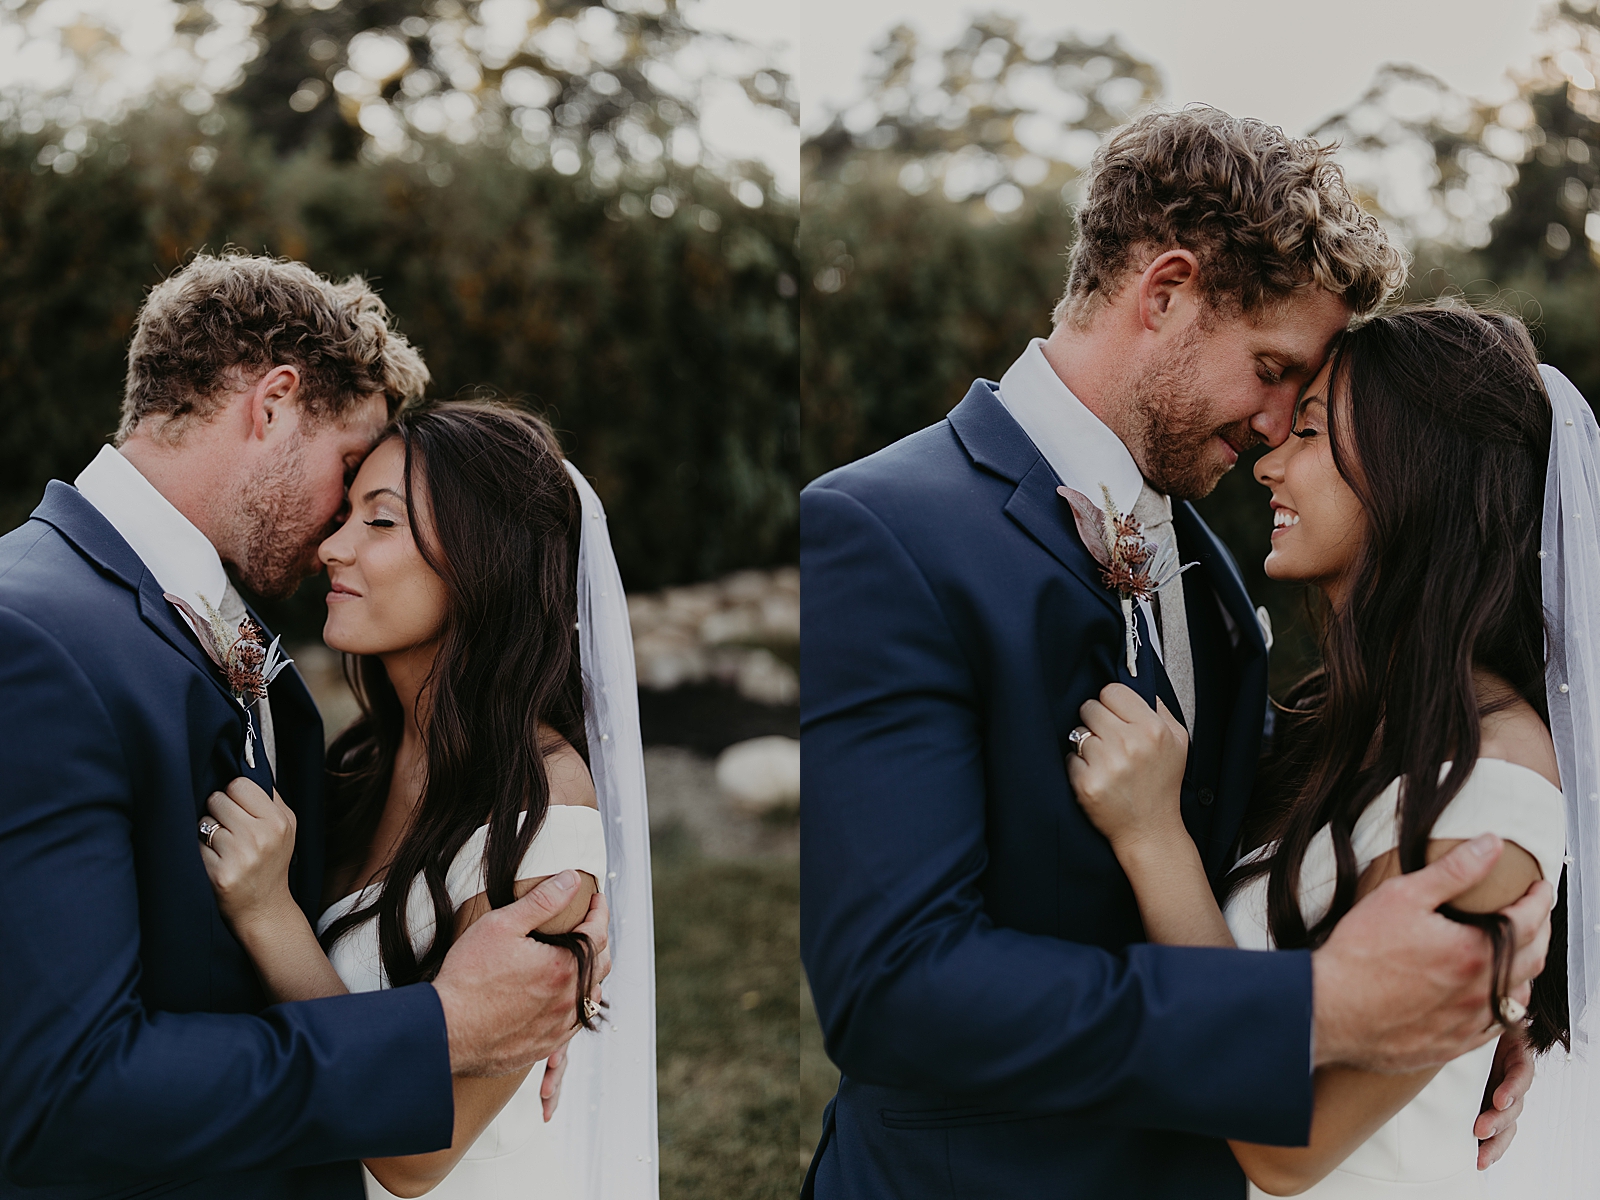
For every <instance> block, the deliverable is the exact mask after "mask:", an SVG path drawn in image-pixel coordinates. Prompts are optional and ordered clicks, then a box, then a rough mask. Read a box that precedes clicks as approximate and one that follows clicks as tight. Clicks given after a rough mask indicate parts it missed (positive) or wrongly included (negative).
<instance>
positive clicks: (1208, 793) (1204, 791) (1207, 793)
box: [1195, 788, 1217, 808]
mask: <svg viewBox="0 0 1600 1200" xmlns="http://www.w3.org/2000/svg"><path fill="white" fill-rule="evenodd" d="M1195 798H1196V799H1197V800H1199V801H1200V804H1201V806H1202V807H1204V808H1210V807H1211V802H1212V801H1213V800H1215V799H1216V798H1217V794H1216V793H1215V792H1213V791H1212V790H1211V789H1210V788H1201V789H1200V794H1199V795H1198V796H1197V797H1195Z"/></svg>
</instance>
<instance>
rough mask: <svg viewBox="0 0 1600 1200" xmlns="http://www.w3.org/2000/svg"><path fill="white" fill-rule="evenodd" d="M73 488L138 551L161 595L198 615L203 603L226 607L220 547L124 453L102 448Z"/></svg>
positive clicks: (226, 578) (224, 580) (225, 585)
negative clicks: (184, 602)
mask: <svg viewBox="0 0 1600 1200" xmlns="http://www.w3.org/2000/svg"><path fill="white" fill-rule="evenodd" d="M74 485H75V486H76V487H77V489H78V491H79V492H81V493H82V494H83V498H84V499H85V500H87V501H88V502H89V503H90V504H92V505H94V506H95V508H97V509H98V510H99V511H100V515H101V516H103V517H104V518H105V519H106V520H107V521H109V522H111V527H112V528H113V529H115V530H116V531H117V532H118V533H120V534H121V535H122V540H123V541H125V542H127V543H128V545H129V546H131V547H133V552H134V553H135V554H137V555H138V556H139V558H140V559H141V560H142V561H143V563H144V565H145V566H146V567H147V568H148V569H149V571H150V574H152V575H154V576H155V578H156V582H157V583H158V584H160V585H161V590H162V591H164V592H171V593H172V594H173V595H174V596H181V597H182V598H183V599H185V600H187V601H188V602H189V604H190V605H192V606H193V607H194V609H195V611H196V612H200V613H203V612H205V609H204V608H202V607H201V606H200V603H199V601H200V600H202V599H203V600H204V601H205V602H206V603H207V604H209V605H210V606H211V607H212V608H220V607H221V606H222V597H223V593H224V592H225V591H226V590H227V587H228V574H227V572H226V571H225V570H223V567H222V559H221V558H220V557H219V556H218V554H217V550H216V547H215V546H213V545H212V544H211V541H210V539H208V538H207V537H206V535H205V534H203V533H201V532H200V531H199V530H198V529H196V528H195V527H194V525H193V523H191V522H190V520H189V518H187V517H185V516H184V515H183V514H182V513H181V512H179V511H178V510H177V509H176V508H174V507H173V506H172V503H171V501H169V500H168V499H167V498H166V497H165V496H163V495H162V494H161V493H160V492H158V491H156V488H155V485H154V484H152V483H151V482H150V481H149V480H148V479H146V478H145V477H144V476H143V475H141V474H140V473H139V469H138V468H137V467H135V466H134V465H133V464H132V463H131V462H129V461H128V460H127V459H126V458H124V457H123V456H122V454H121V452H119V451H118V450H116V449H115V448H114V447H111V446H102V447H101V448H100V453H99V454H98V455H96V456H95V459H94V461H93V462H91V463H90V464H89V465H88V466H87V467H85V468H84V469H83V471H82V472H81V473H80V474H79V475H78V478H77V479H76V480H75V481H74Z"/></svg>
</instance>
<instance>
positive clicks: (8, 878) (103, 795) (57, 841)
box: [0, 609, 453, 1190]
mask: <svg viewBox="0 0 1600 1200" xmlns="http://www.w3.org/2000/svg"><path fill="white" fill-rule="evenodd" d="M123 755H124V749H123V747H122V746H121V745H120V744H119V741H118V736H117V732H116V730H115V728H114V727H113V725H112V722H111V720H110V718H109V716H108V714H107V713H106V711H105V709H104V707H103V705H102V704H101V701H100V698H99V696H98V694H97V693H96V691H95V689H94V688H93V686H92V685H91V684H90V682H89V680H88V679H87V678H86V677H85V675H84V674H83V672H82V671H81V670H80V669H79V667H78V666H77V664H76V663H75V662H74V661H73V660H72V658H71V657H70V656H69V655H67V654H66V653H65V651H63V650H62V649H61V647H60V646H59V645H58V644H57V643H56V642H55V641H54V640H53V639H51V638H50V637H49V636H48V635H46V634H45V633H44V632H43V631H42V630H40V629H39V628H38V627H37V626H36V625H34V624H32V623H31V622H29V621H28V620H26V619H25V618H23V617H21V616H19V615H17V614H16V613H15V612H12V611H9V610H5V609H0V964H3V965H0V1063H4V1069H3V1070H0V1179H4V1180H6V1181H9V1182H12V1183H16V1184H21V1185H25V1186H46V1185H50V1184H70V1183H78V1184H96V1183H98V1184H120V1185H124V1186H126V1185H127V1184H128V1183H129V1182H131V1181H133V1180H137V1179H149V1178H158V1177H163V1176H171V1175H182V1174H210V1173H222V1172H228V1171H238V1170H247V1169H250V1168H252V1167H257V1166H261V1165H264V1164H267V1163H269V1162H270V1163H271V1165H273V1166H274V1167H277V1168H288V1167H294V1166H300V1165H306V1164H311V1163H318V1162H330V1161H339V1160H348V1159H354V1158H359V1157H365V1156H378V1155H393V1154H408V1153H417V1152H425V1151H430V1150H436V1149H440V1148H442V1147H444V1146H447V1145H449V1143H450V1137H451V1124H452V1120H453V1102H452V1098H451V1084H450V1064H449V1048H448V1044H447V1039H446V1034H445V1027H444V1019H443V1013H442V1011H441V1009H440V1005H439V1000H438V996H437V994H436V993H435V992H434V990H433V988H432V986H431V985H428V984H420V985H415V986H412V987H406V988H397V989H394V990H392V991H385V992H371V993H367V994H364V995H352V996H338V997H330V998H328V999H325V1000H313V1001H307V1002H302V1003H296V1004H283V1005H278V1006H276V1007H274V1008H270V1009H267V1010H266V1011H264V1012H262V1013H260V1014H259V1015H251V1014H216V1013H172V1012H153V1011H147V1010H146V1008H145V1007H144V1005H143V1004H142V1003H141V1001H140V998H139V995H138V992H137V983H138V977H139V937H140V935H139V919H138V912H139V884H138V880H137V879H136V878H135V874H134V869H133V862H134V856H133V845H132V835H133V809H132V803H133V801H132V797H131V787H130V782H129V776H128V770H127V767H126V765H125V763H124V758H123ZM195 952H196V954H197V955H203V954H204V952H205V948H204V947H196V951H195ZM0 1190H3V1189H0Z"/></svg>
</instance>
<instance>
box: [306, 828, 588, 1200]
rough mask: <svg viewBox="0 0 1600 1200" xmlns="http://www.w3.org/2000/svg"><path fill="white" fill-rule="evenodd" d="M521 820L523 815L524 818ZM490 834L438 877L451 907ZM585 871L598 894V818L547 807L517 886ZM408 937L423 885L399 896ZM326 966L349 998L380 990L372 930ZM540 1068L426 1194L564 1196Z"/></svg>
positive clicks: (455, 1197)
mask: <svg viewBox="0 0 1600 1200" xmlns="http://www.w3.org/2000/svg"><path fill="white" fill-rule="evenodd" d="M524 815H526V814H524ZM488 834H489V827H488V826H487V825H485V826H482V827H480V828H479V829H477V830H476V831H474V832H473V834H472V836H471V837H469V838H468V839H467V841H466V844H465V845H463V846H462V847H461V849H460V851H458V852H457V854H456V856H455V858H454V859H453V860H452V861H451V864H450V869H449V870H448V871H447V872H446V873H445V887H446V890H447V891H448V892H449V893H450V902H451V904H452V905H453V906H454V907H455V908H457V909H459V908H460V907H461V906H462V905H463V904H465V903H466V902H467V901H468V900H470V899H472V898H473V897H474V896H476V895H478V894H479V893H480V892H482V891H483V890H484V864H483V852H484V844H485V842H486V841H487V839H488ZM569 869H573V870H579V871H586V872H588V873H589V874H590V875H592V876H594V879H595V883H596V885H597V886H598V887H599V888H600V889H601V890H602V891H603V890H604V888H605V881H606V843H605V830H604V828H603V827H602V824H601V817H600V813H599V812H598V811H597V810H595V809H592V808H587V807H584V806H582V805H576V804H553V805H551V806H550V808H549V810H548V811H547V812H546V813H545V819H544V824H543V825H542V826H541V827H540V829H539V832H538V834H537V835H535V837H534V839H533V842H532V843H531V844H530V845H529V847H528V851H527V853H526V854H524V855H523V857H522V862H521V863H520V864H519V865H518V867H517V871H516V878H517V879H536V878H538V877H540V876H543V875H554V874H556V873H558V872H560V871H565V870H569ZM379 886H381V885H380V884H371V885H369V886H368V887H367V888H365V889H363V890H362V891H359V892H355V893H353V894H351V895H349V896H345V897H344V898H342V899H340V900H336V901H334V902H333V903H332V904H331V905H329V906H328V908H327V910H326V911H325V912H324V913H323V914H322V916H321V918H320V919H319V920H318V921H317V933H318V935H319V936H320V935H321V933H322V931H323V930H325V929H326V928H327V927H328V926H329V925H331V924H332V923H333V922H334V921H335V920H337V919H338V918H339V917H341V916H343V915H344V914H345V913H347V912H349V911H350V910H351V909H353V908H355V907H357V906H358V905H360V904H362V903H364V902H366V901H367V900H370V899H371V898H372V897H373V895H374V894H375V893H376V889H377V888H378V887H379ZM406 916H407V932H408V933H409V934H410V937H411V944H412V946H413V947H414V948H415V949H416V950H417V951H418V952H419V953H420V952H421V951H423V950H425V949H426V948H427V947H428V945H429V944H430V943H431V942H432V940H433V931H434V920H433V905H432V904H431V903H430V902H429V900H428V890H427V886H426V885H425V884H424V883H423V881H422V880H421V878H420V877H419V878H417V879H414V880H413V881H412V885H411V888H410V891H409V892H408V894H407V896H406ZM328 959H329V961H330V962H332V963H333V969H334V970H335V971H337V972H338V973H339V978H340V979H342V980H343V981H344V985H345V986H346V987H347V988H349V989H350V990H351V991H352V992H370V991H375V990H377V989H378V988H382V987H387V986H388V980H387V978H386V977H385V975H384V972H383V963H382V959H381V956H380V954H379V951H378V923H377V921H376V920H372V921H365V922H363V923H362V924H360V925H357V926H356V927H355V928H354V929H351V930H350V931H349V932H348V933H346V934H345V936H344V937H342V938H340V939H339V940H338V941H337V942H335V943H334V945H333V948H332V950H330V951H329V954H328ZM541 1074H542V1069H541V1068H538V1067H536V1068H535V1069H534V1070H532V1071H530V1072H529V1073H528V1077H527V1078H526V1079H525V1080H523V1083H522V1086H521V1087H520V1088H518V1089H517V1091H516V1094H515V1095H513V1096H512V1097H511V1099H510V1100H509V1101H508V1102H507V1103H506V1106H505V1107H504V1108H503V1109H501V1110H500V1113H499V1115H498V1116H496V1117H495V1119H494V1120H493V1121H491V1122H490V1124H489V1127H488V1128H487V1129H485V1130H484V1132H483V1134H482V1135H481V1136H480V1137H479V1138H478V1140H477V1141H476V1142H474V1143H473V1144H472V1148H471V1149H470V1150H468V1151H467V1153H466V1155H465V1157H463V1158H462V1160H461V1161H460V1162H459V1163H457V1164H456V1167H455V1169H454V1170H453V1171H451V1172H450V1174H449V1175H448V1176H446V1177H445V1179H444V1181H443V1182H442V1183H440V1184H439V1185H438V1187H436V1188H434V1189H433V1190H432V1191H431V1192H429V1193H428V1195H429V1196H430V1197H435V1198H436V1200H510V1198H511V1197H513V1196H517V1197H520V1196H526V1195H529V1194H533V1192H534V1191H537V1194H539V1195H542V1196H551V1197H561V1196H567V1195H570V1194H571V1189H570V1188H569V1187H568V1185H567V1178H568V1173H567V1170H566V1166H565V1163H564V1161H563V1157H562V1146H561V1144H560V1143H559V1142H558V1141H557V1140H556V1139H554V1138H552V1137H550V1136H548V1131H549V1127H548V1126H547V1125H546V1124H545V1121H544V1112H543V1106H542V1104H541V1103H540V1100H539V1080H540V1077H541ZM362 1177H363V1179H364V1180H365V1182H366V1188H367V1196H368V1198H369V1200H384V1198H386V1197H389V1196H390V1193H389V1192H388V1191H386V1190H385V1189H384V1188H383V1186H382V1185H381V1184H379V1183H378V1182H377V1180H375V1179H374V1178H373V1177H372V1176H371V1175H370V1174H369V1173H368V1172H367V1171H366V1170H365V1169H363V1170H362Z"/></svg>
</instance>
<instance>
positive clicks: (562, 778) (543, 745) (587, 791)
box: [539, 724, 600, 808]
mask: <svg viewBox="0 0 1600 1200" xmlns="http://www.w3.org/2000/svg"><path fill="white" fill-rule="evenodd" d="M539 749H540V750H541V751H542V752H543V754H544V770H545V776H546V777H547V778H548V779H549V781H550V803H551V804H581V805H583V806H585V807H586V808H599V807H600V802H599V800H598V799H597V798H596V797H595V793H594V778H593V777H592V776H591V775H590V774H589V767H588V764H587V763H585V762H584V761H583V755H581V754H579V753H578V750H577V747H576V746H574V745H573V744H572V743H571V742H569V741H567V739H566V738H564V737H562V736H561V735H560V734H559V733H557V732H556V731H555V730H554V729H552V728H551V727H550V726H548V725H544V724H541V725H540V727H539Z"/></svg>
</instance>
